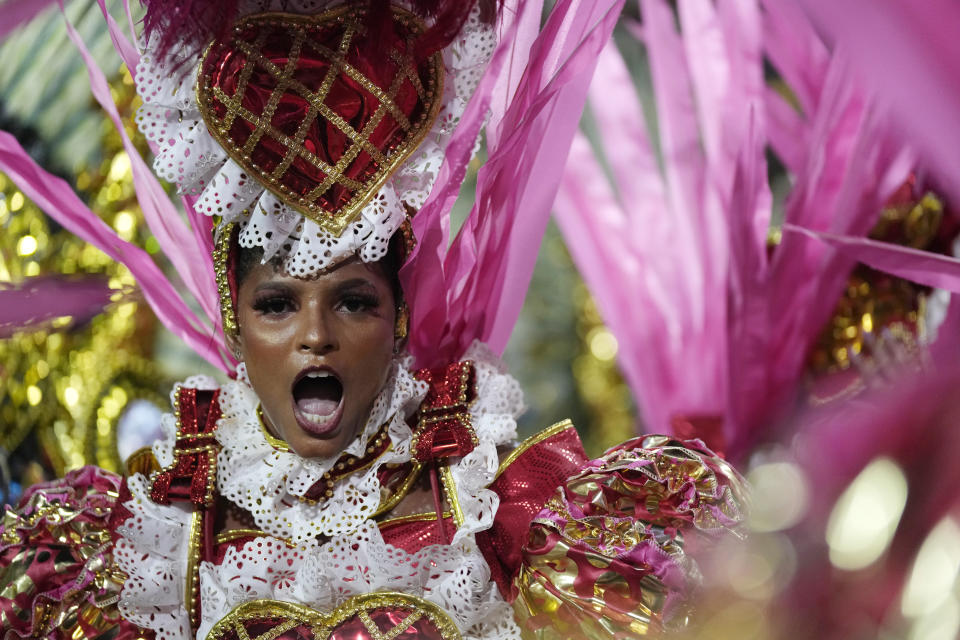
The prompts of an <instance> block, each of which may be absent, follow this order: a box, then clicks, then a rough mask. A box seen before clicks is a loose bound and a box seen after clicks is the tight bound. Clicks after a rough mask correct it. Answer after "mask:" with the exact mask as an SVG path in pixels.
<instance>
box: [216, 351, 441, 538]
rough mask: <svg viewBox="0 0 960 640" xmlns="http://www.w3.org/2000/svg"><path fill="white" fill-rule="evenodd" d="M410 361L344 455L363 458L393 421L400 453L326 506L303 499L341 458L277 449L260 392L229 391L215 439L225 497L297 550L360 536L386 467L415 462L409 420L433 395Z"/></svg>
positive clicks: (395, 373)
mask: <svg viewBox="0 0 960 640" xmlns="http://www.w3.org/2000/svg"><path fill="white" fill-rule="evenodd" d="M410 360H411V358H410V357H409V356H405V357H403V358H402V359H397V360H394V362H393V364H392V365H391V372H390V375H389V377H388V378H387V382H386V384H385V385H384V388H383V390H381V392H380V394H379V395H378V396H377V399H376V400H375V401H374V405H373V409H372V410H371V412H370V417H369V418H368V419H367V423H366V425H365V426H364V429H363V431H362V432H361V433H360V434H359V435H358V436H357V438H356V439H355V440H354V441H353V442H352V443H351V444H350V445H349V446H348V447H347V448H346V449H345V450H344V452H343V453H344V454H346V455H352V456H357V457H360V456H361V455H362V454H363V452H364V449H365V447H366V446H367V442H368V441H369V440H370V439H371V438H372V437H373V436H375V435H376V433H377V431H378V430H379V429H380V427H381V425H383V424H384V423H387V422H388V421H389V423H388V426H387V435H388V437H389V438H390V442H391V443H392V445H393V446H392V447H391V449H390V450H389V451H387V453H385V454H384V455H382V456H381V457H380V458H379V459H377V461H376V462H375V463H374V464H372V465H371V466H370V467H369V468H367V469H366V470H364V471H362V472H359V473H355V474H353V475H351V476H348V477H347V478H345V479H343V480H341V481H339V482H338V483H337V484H335V485H334V487H333V496H332V497H330V498H328V499H326V500H325V501H323V502H319V503H311V502H305V501H301V500H300V499H299V497H300V496H303V495H304V494H306V493H307V491H308V490H309V489H310V487H312V486H313V485H314V484H316V483H317V482H318V481H320V480H321V478H322V477H323V474H324V473H326V472H327V471H329V470H330V468H331V467H332V466H333V464H334V463H335V462H336V461H337V459H338V458H339V457H340V454H337V455H335V456H331V457H330V458H326V459H317V458H301V457H300V456H298V455H297V454H296V453H294V452H292V451H280V450H278V449H275V448H274V447H273V446H272V445H270V443H269V442H267V440H266V438H265V437H264V434H263V429H262V428H261V427H260V420H259V418H258V417H257V404H258V402H259V401H258V399H257V396H256V394H255V393H254V392H253V389H252V388H251V387H249V386H248V385H247V384H245V383H244V382H233V383H229V384H227V385H224V386H223V387H222V388H221V390H220V409H221V411H222V413H223V417H222V418H220V422H219V423H218V425H217V432H216V435H217V440H218V441H219V442H220V445H221V449H220V453H219V454H218V456H217V488H218V489H219V491H220V494H221V495H222V496H224V497H225V498H227V499H228V500H230V501H231V502H233V503H234V504H236V505H237V506H239V507H242V508H243V509H246V510H247V511H249V512H250V514H251V515H253V518H254V520H255V521H256V523H257V526H258V527H260V528H261V529H262V530H263V531H265V532H267V533H269V534H271V535H274V536H277V537H280V538H286V539H289V540H292V541H294V542H295V543H297V544H310V543H312V542H313V541H314V540H315V538H316V537H317V536H318V535H324V536H334V535H338V534H341V533H349V532H351V531H353V530H355V529H356V528H357V527H359V526H360V525H361V524H363V522H364V521H366V520H367V519H369V518H371V517H372V516H373V514H374V512H375V511H376V510H377V507H378V506H379V505H380V481H379V479H378V478H377V472H378V471H379V469H380V467H381V466H383V465H384V464H387V463H391V462H393V463H402V462H407V461H408V460H410V456H411V453H410V440H411V438H412V437H413V434H412V432H411V431H410V427H409V426H407V423H406V418H407V417H409V416H410V415H412V414H413V413H414V412H415V411H416V410H417V408H418V407H419V406H420V402H421V401H422V400H423V397H424V396H425V395H426V393H427V385H426V383H424V382H420V381H418V380H415V379H414V378H413V375H412V374H411V373H410V371H409V369H408V368H407V366H408V365H409V364H410Z"/></svg>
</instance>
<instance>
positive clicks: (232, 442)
mask: <svg viewBox="0 0 960 640" xmlns="http://www.w3.org/2000/svg"><path fill="white" fill-rule="evenodd" d="M465 358H466V359H470V360H472V361H473V362H474V365H475V366H476V383H477V400H476V401H475V402H474V403H473V405H471V407H470V414H471V418H472V422H473V426H474V429H475V430H476V432H477V439H478V441H479V444H478V446H477V447H476V448H475V449H474V451H473V452H471V453H470V454H469V455H467V456H465V457H464V458H463V459H461V460H459V461H457V462H455V463H454V464H452V465H451V472H452V475H453V478H454V481H455V483H456V495H457V499H458V502H459V506H460V508H461V510H462V512H463V514H462V515H463V522H462V524H461V526H460V528H459V529H458V531H457V534H456V536H455V538H454V540H453V541H452V543H451V545H449V546H448V545H434V546H431V547H427V548H425V549H423V550H422V551H421V552H418V553H417V554H406V553H405V552H402V550H400V549H396V548H394V547H392V546H391V545H388V544H385V543H384V542H383V540H382V537H380V536H379V530H378V529H377V527H376V525H375V524H374V523H373V522H371V521H370V520H369V519H368V518H367V517H363V516H360V515H358V514H359V513H360V511H359V510H360V508H361V507H362V506H363V505H371V504H372V506H367V507H363V509H364V510H363V513H368V512H370V510H375V509H376V507H377V505H378V503H379V484H377V485H375V486H373V487H370V486H368V484H369V482H370V479H371V478H372V480H373V481H374V482H376V473H375V472H373V474H372V475H370V476H368V475H367V473H359V474H354V476H351V477H350V478H348V479H347V480H353V482H352V483H351V484H350V485H349V486H350V487H352V488H351V489H350V490H349V491H347V490H346V489H345V488H342V489H341V490H340V491H339V492H338V493H337V494H336V495H335V496H334V497H333V498H331V499H330V500H328V502H327V503H325V504H329V505H337V506H336V507H335V508H336V509H337V514H348V515H347V516H339V515H334V513H333V512H332V511H330V512H325V513H317V514H308V513H307V512H306V511H305V510H304V506H310V505H306V504H305V503H300V502H299V501H298V500H297V499H296V497H295V496H296V495H302V494H303V493H304V492H306V491H307V489H309V487H310V486H312V484H313V483H314V482H315V481H316V480H318V479H320V478H321V477H322V475H323V473H324V471H325V470H326V469H328V468H329V462H330V461H326V462H325V461H316V460H314V461H311V460H304V459H302V458H300V457H299V456H297V455H296V454H294V453H291V452H284V451H278V450H277V449H275V448H273V447H272V446H270V445H269V444H268V443H267V441H266V438H265V437H264V435H263V431H262V430H261V429H260V425H259V420H258V418H257V414H256V407H257V398H256V395H255V394H254V393H253V391H252V390H251V388H250V387H249V385H248V383H246V382H244V381H243V380H242V379H241V381H238V382H234V383H229V384H227V385H225V386H224V387H223V388H222V389H221V396H220V405H221V408H222V410H223V418H221V420H220V422H219V423H218V429H217V432H218V438H219V439H220V442H221V444H222V445H223V450H222V451H221V455H220V457H219V458H218V463H219V465H220V469H219V470H218V488H219V490H220V491H221V493H222V494H224V495H226V492H227V491H228V490H231V489H232V490H233V491H234V492H236V494H237V495H238V496H239V497H232V498H231V500H234V501H235V502H236V503H237V504H239V505H240V506H244V502H245V501H249V500H255V498H252V497H251V493H250V492H251V491H253V492H255V494H256V496H257V497H261V499H262V497H263V496H264V495H265V494H269V491H274V492H275V494H270V495H276V496H279V498H277V499H276V500H268V501H266V502H265V504H264V506H263V508H262V509H261V510H260V511H261V515H260V518H261V520H262V522H261V520H258V523H259V524H260V526H261V527H262V528H263V529H264V530H265V531H267V532H268V533H271V534H272V535H274V536H278V537H282V538H300V539H301V540H302V544H301V545H300V546H299V547H298V549H297V550H290V549H289V547H287V545H286V544H285V543H283V542H280V541H275V543H274V542H270V539H263V538H261V539H258V540H256V541H251V542H248V543H246V544H245V545H244V546H243V549H242V550H238V551H233V552H229V553H227V554H226V556H225V557H224V559H223V561H222V562H221V563H219V565H216V566H215V565H212V564H209V563H204V565H203V567H202V569H201V582H200V591H201V599H202V601H203V602H204V606H203V612H204V621H203V625H204V627H203V628H204V629H208V628H209V627H210V626H212V624H213V623H215V622H216V620H218V619H219V617H221V616H222V615H223V612H224V611H227V610H229V608H230V607H232V606H235V605H236V604H238V603H240V602H243V601H247V600H250V599H253V598H256V597H274V598H277V599H281V600H287V599H289V600H293V601H297V602H300V603H302V604H305V605H308V606H311V607H314V608H317V609H318V610H325V609H329V607H331V606H333V605H334V604H336V603H337V602H338V601H339V600H340V599H341V598H342V597H345V596H347V595H350V594H351V593H354V592H356V593H360V592H364V591H376V590H379V589H384V588H387V589H393V588H398V587H402V589H405V590H409V591H410V592H411V593H414V594H416V595H422V596H423V597H425V598H427V599H429V600H432V601H434V602H436V603H437V604H439V605H441V606H442V607H443V608H444V610H445V611H447V612H448V613H449V614H450V615H452V616H453V618H454V620H455V621H456V622H457V624H458V626H459V627H460V628H461V631H463V632H464V634H465V635H464V637H465V638H470V639H473V638H483V639H484V640H487V639H488V638H518V637H519V630H518V629H517V628H516V625H515V624H514V623H513V620H512V617H511V615H510V613H509V606H508V605H506V603H504V602H503V600H502V598H500V595H499V592H497V589H496V586H495V585H494V584H493V582H491V581H490V576H489V569H488V568H487V567H486V562H485V561H484V560H483V557H482V556H481V555H480V554H479V552H478V550H477V549H476V546H475V541H474V539H473V534H474V533H475V532H477V531H482V530H484V529H486V528H489V527H490V526H491V524H492V523H493V517H494V515H495V514H496V510H497V507H498V505H499V498H498V497H497V495H496V494H495V493H494V492H492V491H491V490H490V489H488V488H487V487H488V486H489V484H490V483H491V482H492V481H493V478H494V477H495V475H496V470H497V465H498V457H497V446H498V445H501V444H505V443H507V442H510V441H512V440H514V439H515V438H516V417H517V416H518V415H519V414H520V412H521V411H522V409H523V396H522V394H521V392H520V387H519V385H518V384H517V381H516V380H515V379H514V378H513V377H511V376H510V375H509V374H507V373H506V372H505V370H504V369H503V366H502V364H500V362H499V360H498V359H497V358H496V356H494V355H493V354H492V353H491V352H490V351H489V350H488V349H487V348H486V347H484V346H483V345H481V344H479V343H474V345H472V346H471V347H470V349H469V350H468V351H467V353H466V355H465ZM408 367H409V361H407V360H404V361H402V362H397V363H396V367H395V369H394V371H393V372H392V375H391V376H390V378H389V380H388V382H387V384H386V385H385V387H384V390H383V392H382V393H381V395H380V398H379V399H378V402H377V405H376V407H375V409H374V414H375V415H374V416H371V421H370V422H368V427H369V426H370V424H372V425H373V427H372V430H371V431H370V433H369V434H367V437H369V435H371V434H372V433H374V432H375V431H376V428H377V426H379V425H380V424H383V420H385V419H386V417H387V416H393V419H391V421H390V425H389V428H388V433H389V436H390V438H391V442H392V443H393V444H394V453H395V454H396V453H397V452H403V453H402V454H398V455H403V456H405V458H404V459H409V456H410V451H409V445H410V439H411V438H412V434H411V433H410V429H409V427H407V425H406V422H405V421H404V420H403V419H401V418H400V417H401V416H404V417H405V416H406V415H407V414H409V413H410V412H412V411H414V410H416V408H417V407H418V406H419V403H420V401H421V399H422V397H423V395H424V393H425V391H426V387H425V385H424V384H423V383H419V382H417V381H416V380H414V379H413V377H412V375H411V374H410V371H409V369H408ZM184 384H185V386H189V387H195V388H211V386H214V385H213V381H212V380H210V379H205V378H200V377H194V378H191V379H189V380H187V381H185V383H184ZM381 401H382V402H381ZM373 418H377V419H373ZM163 424H164V432H165V434H166V435H165V438H164V440H162V441H160V442H158V443H156V444H155V445H154V452H155V454H156V455H157V459H158V461H159V462H160V463H161V465H164V466H166V465H169V464H171V463H172V461H173V454H172V452H173V443H174V442H175V439H176V424H175V421H174V418H173V416H172V415H170V414H168V415H166V416H164V420H163ZM364 433H367V430H366V429H365V431H364ZM363 439H364V435H361V437H360V440H363ZM224 452H227V454H226V455H224ZM358 453H359V451H358ZM383 461H384V462H386V460H385V459H384V460H383ZM224 462H228V463H229V464H231V465H233V467H232V469H233V471H232V472H231V473H230V474H229V475H230V478H229V480H228V479H226V478H225V476H226V474H225V473H224V471H225V467H224ZM375 466H376V465H375ZM248 471H249V473H247V472H248ZM364 478H366V480H364ZM254 482H255V483H256V484H255V485H254V484H253V483H254ZM364 482H366V483H368V484H364ZM341 485H345V486H346V485H347V483H346V482H342V483H341ZM128 486H129V488H130V490H131V493H132V494H133V498H132V499H131V500H129V501H128V502H126V503H125V504H124V506H125V507H126V508H127V509H129V510H130V511H131V514H132V515H131V517H130V518H129V519H128V520H127V521H126V522H124V524H123V525H122V527H120V529H119V530H118V532H119V533H120V536H121V537H120V540H118V542H117V545H116V547H115V550H114V559H115V561H116V562H117V566H118V568H119V569H120V570H122V571H124V572H125V573H126V574H127V575H128V576H129V578H128V579H127V581H126V582H125V584H124V588H123V591H122V592H121V594H120V603H119V606H120V610H121V612H122V613H123V615H124V617H125V618H126V619H128V620H130V621H131V622H133V623H135V624H137V625H139V626H141V627H144V628H150V629H153V630H154V632H155V633H156V636H157V638H158V640H187V639H188V638H189V637H190V631H189V629H190V624H189V616H188V614H187V611H186V608H185V607H184V604H183V595H182V594H183V592H182V589H183V584H184V581H185V577H186V573H187V565H188V561H187V555H188V551H189V548H190V544H189V542H188V540H187V536H188V531H189V523H190V518H191V515H190V512H189V510H188V509H186V508H185V506H184V505H180V504H171V505H159V504H156V503H154V502H153V501H152V500H151V499H150V491H149V482H148V480H147V479H146V478H145V477H144V476H143V475H141V474H134V476H132V477H131V478H130V479H129V480H128ZM268 487H269V488H272V489H269V488H268ZM374 489H375V490H374ZM296 491H299V492H300V493H299V494H297V493H295V492H296ZM318 506H319V505H318ZM245 508H246V507H245ZM330 508H331V507H327V509H330ZM355 509H356V511H354V510H355ZM250 511H251V512H254V511H253V510H252V509H250ZM320 511H322V509H320ZM311 518H312V520H311ZM324 518H326V519H327V522H326V524H325V525H324V526H326V527H328V530H330V529H334V527H336V528H337V529H344V530H345V532H343V533H340V535H335V534H334V535H331V540H330V541H329V542H327V543H326V544H325V545H319V544H318V543H317V542H316V539H315V536H316V534H317V533H318V531H320V529H319V525H318V523H321V522H324ZM337 518H339V519H337ZM285 523H292V526H289V525H286V524H285ZM296 528H299V530H301V534H300V535H299V536H295V535H290V534H291V533H295V532H294V531H293V530H294V529H296ZM287 529H290V531H287ZM292 555H297V557H298V560H297V562H294V563H288V560H291V559H292V557H291V556H292ZM254 559H255V560H256V562H251V561H252V560H254ZM301 560H302V561H303V562H304V564H303V565H302V566H301V564H300V561H301ZM334 560H339V561H340V564H341V565H342V566H344V567H348V566H349V567H355V571H354V573H349V572H347V573H344V574H343V575H342V576H340V575H339V574H338V575H333V574H330V573H329V571H327V570H326V568H327V567H329V566H331V562H332V561H334ZM334 564H335V563H334ZM421 566H431V567H434V566H435V567H441V566H442V567H443V568H444V570H443V571H440V570H437V571H431V572H429V575H421V573H422V572H421V573H417V572H413V573H410V574H409V575H406V574H404V575H406V577H404V578H403V580H400V579H399V578H398V576H400V575H401V573H402V572H404V571H406V572H410V571H412V569H413V568H414V567H421ZM262 571H266V574H267V575H268V576H272V578H271V580H270V581H268V582H269V593H267V592H263V593H261V591H262V589H261V587H263V588H266V587H265V585H266V584H267V583H265V582H264V577H263V573H262ZM398 571H399V572H400V573H398ZM348 574H349V575H348ZM355 574H356V575H360V574H362V575H363V577H364V579H363V580H359V581H358V580H356V579H355V578H356V575H355ZM354 583H355V584H354ZM351 584H352V585H353V587H350V586H349V585H351Z"/></svg>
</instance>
